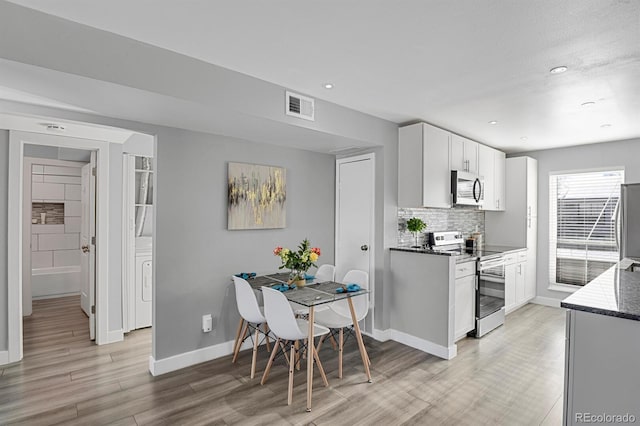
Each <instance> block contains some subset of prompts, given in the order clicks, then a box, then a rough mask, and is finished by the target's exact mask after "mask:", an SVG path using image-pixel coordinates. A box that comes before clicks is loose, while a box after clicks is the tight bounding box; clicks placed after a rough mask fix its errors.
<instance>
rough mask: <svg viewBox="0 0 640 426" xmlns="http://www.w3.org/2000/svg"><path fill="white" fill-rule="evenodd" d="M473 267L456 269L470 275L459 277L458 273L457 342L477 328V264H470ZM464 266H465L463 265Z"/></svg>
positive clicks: (456, 296)
mask: <svg viewBox="0 0 640 426" xmlns="http://www.w3.org/2000/svg"><path fill="white" fill-rule="evenodd" d="M469 264H472V267H470V268H465V267H464V266H463V267H460V268H458V267H457V268H456V271H458V270H460V271H462V274H463V275H464V274H467V272H466V271H469V273H470V274H467V275H466V276H459V274H458V273H456V281H455V288H456V295H455V319H454V336H455V340H456V341H457V340H460V339H462V338H463V337H465V336H466V335H467V333H468V332H470V331H471V330H473V329H474V328H475V312H476V273H475V272H476V271H475V262H469ZM463 265H464V264H463Z"/></svg>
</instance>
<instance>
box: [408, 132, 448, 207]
mask: <svg viewBox="0 0 640 426" xmlns="http://www.w3.org/2000/svg"><path fill="white" fill-rule="evenodd" d="M450 136H451V133H449V132H447V131H446V130H442V129H439V128H437V127H434V126H430V125H428V124H426V123H417V124H412V125H410V126H405V127H401V128H400V129H399V140H398V206H400V207H440V208H447V207H451V173H450V170H449V143H450Z"/></svg>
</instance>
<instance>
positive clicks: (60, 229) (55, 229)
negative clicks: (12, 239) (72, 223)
mask: <svg viewBox="0 0 640 426" xmlns="http://www.w3.org/2000/svg"><path fill="white" fill-rule="evenodd" d="M31 234H64V225H37V224H36V225H31Z"/></svg>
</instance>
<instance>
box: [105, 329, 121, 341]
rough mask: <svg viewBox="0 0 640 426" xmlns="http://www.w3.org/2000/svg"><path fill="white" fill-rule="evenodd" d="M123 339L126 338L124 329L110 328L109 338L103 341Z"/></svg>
mask: <svg viewBox="0 0 640 426" xmlns="http://www.w3.org/2000/svg"><path fill="white" fill-rule="evenodd" d="M123 340H124V331H123V330H122V329H120V330H110V331H109V332H108V333H107V338H106V339H105V341H104V342H103V343H104V344H107V343H116V342H122V341H123Z"/></svg>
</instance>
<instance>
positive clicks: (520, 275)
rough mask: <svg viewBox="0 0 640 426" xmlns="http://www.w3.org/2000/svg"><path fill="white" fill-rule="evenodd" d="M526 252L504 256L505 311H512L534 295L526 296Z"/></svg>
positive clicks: (527, 293)
mask: <svg viewBox="0 0 640 426" xmlns="http://www.w3.org/2000/svg"><path fill="white" fill-rule="evenodd" d="M526 270H527V252H526V251H522V252H518V253H513V254H510V255H508V256H506V265H505V268H504V307H505V311H506V313H510V312H513V311H514V310H516V309H518V308H519V307H521V306H523V305H525V304H526V303H527V302H528V301H529V300H530V299H532V298H533V297H534V296H535V286H532V287H533V288H534V294H533V296H528V295H529V294H530V292H527V281H526V279H527V277H526Z"/></svg>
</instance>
